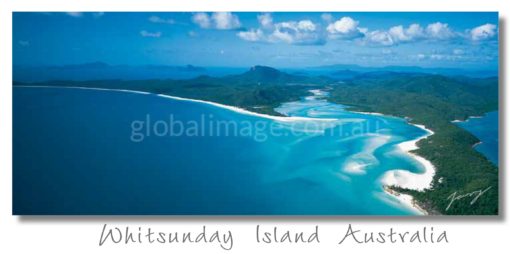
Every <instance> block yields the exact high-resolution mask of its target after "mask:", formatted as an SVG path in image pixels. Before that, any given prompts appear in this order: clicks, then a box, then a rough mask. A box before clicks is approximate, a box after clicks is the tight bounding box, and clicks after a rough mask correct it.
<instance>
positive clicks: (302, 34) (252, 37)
mask: <svg viewBox="0 0 510 254" xmlns="http://www.w3.org/2000/svg"><path fill="white" fill-rule="evenodd" d="M264 19H267V16H266V17H264ZM259 20H260V19H259ZM266 21H267V20H266ZM260 23H261V24H260V25H261V27H262V28H257V29H250V30H248V31H241V32H239V33H237V36H238V37H239V38H241V39H243V40H246V41H252V42H255V41H261V42H269V43H278V42H284V43H288V44H298V45H312V44H323V43H324V38H323V36H322V35H321V33H319V31H318V26H317V25H316V24H315V23H313V22H312V21H311V20H307V19H306V20H300V21H286V22H280V23H274V24H273V23H272V21H271V28H270V29H269V28H268V26H267V25H268V23H263V22H260ZM263 24H266V27H265V29H263V28H264V25H263Z"/></svg>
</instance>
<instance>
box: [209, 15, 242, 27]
mask: <svg viewBox="0 0 510 254" xmlns="http://www.w3.org/2000/svg"><path fill="white" fill-rule="evenodd" d="M212 19H213V20H214V23H215V24H216V29H220V30H229V29H236V28H239V27H240V26H241V22H240V21H239V18H238V17H237V16H236V15H234V14H232V13H230V12H215V13H213V15H212Z"/></svg>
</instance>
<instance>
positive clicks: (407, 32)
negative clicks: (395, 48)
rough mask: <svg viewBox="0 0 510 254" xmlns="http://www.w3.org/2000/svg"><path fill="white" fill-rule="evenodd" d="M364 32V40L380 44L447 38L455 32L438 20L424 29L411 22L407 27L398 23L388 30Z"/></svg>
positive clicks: (387, 44)
mask: <svg viewBox="0 0 510 254" xmlns="http://www.w3.org/2000/svg"><path fill="white" fill-rule="evenodd" d="M364 34H365V36H366V38H365V41H366V42H368V43H371V44H379V45H382V46H392V45H395V44H399V43H407V42H414V41H418V40H447V39H451V38H453V37H455V32H454V31H452V30H451V29H450V28H449V27H448V24H445V23H440V22H436V23H432V24H429V25H428V26H427V27H426V28H425V29H424V28H423V27H421V26H420V25H419V24H411V25H409V26H408V27H407V28H405V27H404V26H402V25H398V26H393V27H391V28H390V29H388V31H381V30H376V31H367V32H364Z"/></svg>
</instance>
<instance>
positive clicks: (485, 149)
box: [457, 111, 499, 166]
mask: <svg viewBox="0 0 510 254" xmlns="http://www.w3.org/2000/svg"><path fill="white" fill-rule="evenodd" d="M498 123H499V118H498V111H492V112H489V113H487V114H485V115H484V116H482V117H480V118H469V119H468V120H467V121H464V122H458V123H457V124H458V125H459V126H460V127H462V128H464V129H466V130H467V131H469V132H471V133H472V134H473V135H475V136H476V137H477V138H478V139H479V140H480V141H481V142H482V143H480V144H477V145H476V146H475V149H476V150H477V151H479V152H480V153H482V154H483V155H485V157H487V159H489V160H490V161H491V162H492V163H494V164H495V165H496V166H497V165H498V161H499V159H498V151H499V149H498V147H499V137H498V129H499V128H498Z"/></svg>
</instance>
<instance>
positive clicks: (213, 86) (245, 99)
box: [14, 66, 333, 115]
mask: <svg viewBox="0 0 510 254" xmlns="http://www.w3.org/2000/svg"><path fill="white" fill-rule="evenodd" d="M331 82H333V81H331V80H329V79H327V78H322V77H305V76H297V75H290V74H286V73H284V72H280V71H278V70H276V69H273V68H269V67H263V66H255V67H252V68H251V69H250V70H249V71H247V72H245V73H243V74H240V75H231V76H226V77H221V78H214V77H209V76H200V77H197V78H194V79H189V80H170V79H168V80H93V81H48V82H40V83H21V82H14V85H42V86H75V87H91V88H109V89H128V90H136V91H144V92H150V93H157V94H166V95H173V96H179V97H185V98H193V99H200V100H206V101H213V102H218V103H221V104H226V105H232V106H236V107H241V108H245V109H248V110H250V111H254V112H258V113H264V114H270V115H280V114H279V113H278V112H276V111H274V108H276V107H278V106H279V105H280V104H281V103H282V102H286V101H295V100H299V98H300V97H302V96H305V95H308V94H309V93H308V90H310V89H312V88H313V87H318V86H320V85H324V84H328V83H331Z"/></svg>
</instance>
